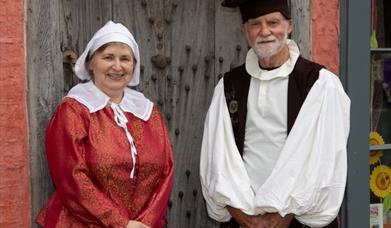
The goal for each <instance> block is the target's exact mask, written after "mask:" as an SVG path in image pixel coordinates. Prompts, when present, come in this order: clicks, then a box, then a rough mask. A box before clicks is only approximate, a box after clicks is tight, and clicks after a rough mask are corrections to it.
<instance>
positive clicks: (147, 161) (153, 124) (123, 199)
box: [37, 97, 173, 228]
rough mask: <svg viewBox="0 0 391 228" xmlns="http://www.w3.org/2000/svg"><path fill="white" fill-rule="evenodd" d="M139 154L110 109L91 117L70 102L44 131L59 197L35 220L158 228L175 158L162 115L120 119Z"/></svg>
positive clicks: (54, 224) (55, 223) (46, 223)
mask: <svg viewBox="0 0 391 228" xmlns="http://www.w3.org/2000/svg"><path fill="white" fill-rule="evenodd" d="M124 114H125V116H126V118H127V120H128V123H127V124H126V126H127V128H128V131H129V132H130V134H131V136H132V137H133V140H134V142H135V146H136V148H137V157H136V158H137V159H136V166H135V169H134V171H135V172H134V177H133V178H130V172H131V170H132V168H133V161H132V156H131V152H130V149H129V148H130V143H129V141H128V139H127V137H126V134H125V131H124V129H123V128H121V127H119V126H118V125H117V123H116V122H115V121H114V112H113V110H112V108H111V107H110V105H108V104H107V105H106V106H105V107H103V108H102V109H100V110H98V111H96V112H93V113H91V111H90V110H89V109H88V108H87V107H86V106H85V105H83V104H81V103H80V102H78V101H77V100H75V99H73V98H69V97H67V98H65V99H64V100H63V101H62V102H61V104H60V105H59V106H58V108H57V110H56V112H55V114H54V116H53V118H52V119H51V121H50V123H49V125H48V128H47V131H46V153H47V160H48V164H49V169H50V173H51V176H52V180H53V183H54V185H55V188H56V191H55V192H54V193H53V195H52V196H51V197H50V199H49V201H48V202H47V204H46V205H45V206H44V208H43V209H42V210H41V212H40V214H39V215H38V217H37V223H39V224H40V225H42V226H44V227H121V228H123V227H125V226H126V224H127V223H128V222H129V220H137V221H140V222H142V223H144V224H146V225H149V226H151V227H153V228H155V227H156V228H158V227H163V226H164V224H165V222H166V221H165V213H166V209H167V202H168V199H169V195H170V191H171V186H172V182H173V155H172V148H171V143H170V141H169V136H168V134H167V130H166V126H165V123H164V120H163V118H162V116H161V114H160V113H159V111H158V108H157V107H156V106H154V107H153V109H152V111H151V114H150V117H149V119H148V120H147V121H144V120H142V119H140V118H137V117H136V116H135V115H133V114H132V113H130V112H124Z"/></svg>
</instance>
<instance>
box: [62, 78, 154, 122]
mask: <svg viewBox="0 0 391 228" xmlns="http://www.w3.org/2000/svg"><path fill="white" fill-rule="evenodd" d="M67 97H71V98H74V99H76V100H77V101H78V102H80V103H81V104H83V105H84V106H86V107H87V108H88V110H89V111H90V113H94V112H97V111H99V110H101V109H103V108H104V107H105V106H106V105H107V104H108V103H109V101H110V97H109V96H107V95H106V94H105V93H103V92H102V91H101V90H99V89H98V88H97V87H96V86H95V84H94V83H93V82H92V81H89V82H87V83H80V84H77V85H76V86H74V87H73V88H72V89H71V90H70V91H69V92H68V94H67ZM118 105H119V106H120V107H121V109H122V110H123V111H125V112H130V113H132V114H133V115H135V116H136V117H138V118H140V119H142V120H144V121H147V120H148V119H149V117H150V116H151V113H152V108H153V103H152V102H151V101H150V100H149V99H147V98H146V97H145V96H144V94H142V93H140V92H137V91H135V90H133V89H130V88H127V87H126V88H125V90H124V97H123V98H122V101H121V103H119V104H118Z"/></svg>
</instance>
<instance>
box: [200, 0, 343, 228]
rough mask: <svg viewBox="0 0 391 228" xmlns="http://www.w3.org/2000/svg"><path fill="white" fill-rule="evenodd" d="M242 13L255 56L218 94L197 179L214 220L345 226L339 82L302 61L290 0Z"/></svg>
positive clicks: (249, 4)
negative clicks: (340, 219) (341, 213)
mask: <svg viewBox="0 0 391 228" xmlns="http://www.w3.org/2000/svg"><path fill="white" fill-rule="evenodd" d="M222 5H223V6H226V7H239V9H240V12H241V15H242V19H243V25H242V31H243V33H244V35H245V36H246V38H247V40H248V43H249V45H250V47H251V49H250V50H249V51H248V53H247V57H246V62H245V64H243V65H241V66H239V67H237V68H235V69H233V70H231V71H230V72H228V73H226V74H225V75H224V77H223V78H222V80H221V81H220V82H219V83H218V85H217V86H216V88H215V92H214V95H213V99H212V102H211V105H210V108H209V111H208V114H207V117H206V120H205V129H204V136H203V142H202V149H201V162H200V176H201V184H202V191H203V195H204V198H205V200H206V203H207V209H208V214H209V216H210V217H212V218H213V219H215V220H217V221H220V222H227V221H229V220H231V221H230V222H229V223H225V224H223V226H226V227H238V226H239V225H240V226H241V227H268V228H270V227H290V228H296V227H338V222H337V214H338V211H339V208H340V206H341V203H342V200H343V194H344V190H345V184H346V175H347V167H346V166H347V164H346V163H347V162H346V143H347V138H348V134H349V111H350V100H349V98H348V97H347V95H346V94H345V92H344V90H343V87H342V85H341V83H340V81H339V79H338V77H337V76H335V75H334V74H333V73H331V72H330V71H328V70H326V69H324V67H322V66H321V65H319V64H317V63H314V62H311V61H309V60H306V59H304V58H302V57H301V56H300V51H299V49H298V47H297V45H296V44H295V42H294V41H293V40H289V39H288V38H287V37H288V35H289V33H290V32H291V31H292V29H293V23H292V20H291V17H290V10H289V6H288V3H287V1H286V0H225V1H224V2H223V4H222Z"/></svg>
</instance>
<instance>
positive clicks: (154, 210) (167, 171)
mask: <svg viewBox="0 0 391 228" xmlns="http://www.w3.org/2000/svg"><path fill="white" fill-rule="evenodd" d="M159 120H160V122H161V123H160V124H161V126H162V131H163V132H162V135H163V138H164V145H165V146H164V153H165V154H166V162H165V165H164V172H163V175H162V177H161V180H160V183H159V185H158V186H157V188H156V190H155V193H154V194H153V196H152V197H151V199H150V201H149V202H148V206H147V207H146V209H145V210H144V211H143V212H142V213H141V214H140V215H139V216H138V218H137V219H136V220H138V221H141V222H142V223H144V224H148V225H149V226H151V227H164V224H165V223H166V220H165V218H164V216H165V214H166V211H167V205H168V199H169V197H170V193H171V188H172V184H173V179H174V158H173V152H172V146H171V142H170V138H169V135H168V132H167V128H166V125H165V123H164V120H163V118H162V117H161V114H160V113H159Z"/></svg>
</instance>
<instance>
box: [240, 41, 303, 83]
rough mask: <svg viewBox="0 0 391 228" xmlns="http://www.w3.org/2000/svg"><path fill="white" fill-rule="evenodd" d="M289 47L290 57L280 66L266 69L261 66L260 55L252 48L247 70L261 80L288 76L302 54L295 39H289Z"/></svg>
mask: <svg viewBox="0 0 391 228" xmlns="http://www.w3.org/2000/svg"><path fill="white" fill-rule="evenodd" d="M287 44H288V48H289V59H288V60H287V61H286V62H285V63H284V64H282V65H281V66H280V67H278V68H276V69H274V70H264V69H262V68H261V67H260V66H259V62H258V56H257V54H255V51H254V50H253V49H252V48H251V49H250V50H249V51H248V52H247V56H246V71H247V73H249V74H250V75H251V76H252V77H254V78H257V79H260V80H271V79H273V78H277V77H288V76H289V74H290V73H291V72H292V70H293V68H294V67H295V64H296V61H297V59H298V58H299V56H300V51H299V48H298V47H297V45H296V43H295V42H294V41H293V40H290V39H288V40H287Z"/></svg>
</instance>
